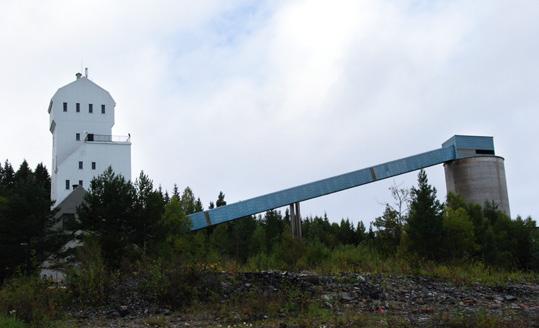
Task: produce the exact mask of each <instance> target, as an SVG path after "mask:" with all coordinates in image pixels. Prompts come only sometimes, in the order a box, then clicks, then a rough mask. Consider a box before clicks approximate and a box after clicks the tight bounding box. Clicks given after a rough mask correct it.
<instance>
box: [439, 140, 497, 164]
mask: <svg viewBox="0 0 539 328" xmlns="http://www.w3.org/2000/svg"><path fill="white" fill-rule="evenodd" d="M450 146H453V147H454V148H455V150H456V156H457V158H463V157H470V156H474V155H475V154H476V151H482V153H483V154H485V151H486V152H487V153H488V154H491V155H494V140H493V138H492V137H481V136H461V135H456V136H453V137H451V138H450V139H449V140H447V141H446V142H444V143H443V144H442V147H450Z"/></svg>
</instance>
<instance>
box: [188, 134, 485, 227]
mask: <svg viewBox="0 0 539 328" xmlns="http://www.w3.org/2000/svg"><path fill="white" fill-rule="evenodd" d="M457 146H459V147H461V148H468V147H471V148H474V149H484V150H490V149H492V150H493V149H494V146H493V143H492V138H490V137H471V136H454V137H453V138H451V139H449V140H448V141H446V142H445V143H444V145H443V147H442V148H439V149H436V150H432V151H429V152H426V153H422V154H418V155H414V156H410V157H406V158H403V159H399V160H396V161H392V162H387V163H384V164H380V165H375V166H372V167H368V168H365V169H361V170H357V171H353V172H349V173H345V174H342V175H338V176H335V177H332V178H327V179H323V180H319V181H315V182H311V183H307V184H304V185H300V186H297V187H293V188H289V189H285V190H281V191H277V192H273V193H270V194H267V195H263V196H258V197H255V198H251V199H248V200H244V201H241V202H237V203H234V204H230V205H227V206H222V207H218V208H214V209H211V210H208V211H205V212H198V213H194V214H191V215H189V218H190V219H191V222H192V230H199V229H202V228H206V227H208V226H210V225H215V224H219V223H223V222H227V221H232V220H235V219H239V218H242V217H246V216H251V215H254V214H257V213H262V212H265V211H268V210H272V209H276V208H279V207H283V206H286V205H289V204H292V203H295V202H301V201H305V200H309V199H312V198H316V197H320V196H325V195H328V194H331V193H334V192H338V191H342V190H345V189H349V188H354V187H357V186H361V185H364V184H367V183H371V182H374V181H377V180H382V179H386V178H389V177H393V176H396V175H400V174H404V173H408V172H411V171H415V170H419V169H422V168H426V167H429V166H433V165H437V164H441V163H444V162H448V161H451V160H455V159H457V154H458V153H457V148H456V147H457Z"/></svg>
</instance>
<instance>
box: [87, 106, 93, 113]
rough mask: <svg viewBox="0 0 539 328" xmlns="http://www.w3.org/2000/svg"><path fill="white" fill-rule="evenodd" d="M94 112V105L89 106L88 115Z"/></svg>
mask: <svg viewBox="0 0 539 328" xmlns="http://www.w3.org/2000/svg"><path fill="white" fill-rule="evenodd" d="M93 112H94V105H93V104H88V113H90V114H91V113H93Z"/></svg>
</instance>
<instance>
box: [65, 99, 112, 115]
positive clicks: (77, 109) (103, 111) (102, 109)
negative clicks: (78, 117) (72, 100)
mask: <svg viewBox="0 0 539 328" xmlns="http://www.w3.org/2000/svg"><path fill="white" fill-rule="evenodd" d="M75 111H76V112H77V113H80V103H76V104H75ZM64 112H67V103H66V102H65V103H64ZM93 112H94V104H88V113H90V114H91V113H93ZM101 114H105V105H101Z"/></svg>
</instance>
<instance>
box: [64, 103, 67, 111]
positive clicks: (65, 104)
mask: <svg viewBox="0 0 539 328" xmlns="http://www.w3.org/2000/svg"><path fill="white" fill-rule="evenodd" d="M64 112H67V103H66V102H65V103H64Z"/></svg>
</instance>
